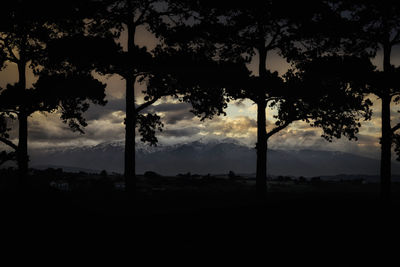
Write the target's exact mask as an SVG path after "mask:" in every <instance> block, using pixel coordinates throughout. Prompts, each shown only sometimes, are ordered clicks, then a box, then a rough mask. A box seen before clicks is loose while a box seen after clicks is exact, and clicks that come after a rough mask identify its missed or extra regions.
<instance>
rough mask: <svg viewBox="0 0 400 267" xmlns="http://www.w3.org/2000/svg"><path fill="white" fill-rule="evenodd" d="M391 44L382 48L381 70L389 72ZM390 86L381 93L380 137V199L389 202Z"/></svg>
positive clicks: (390, 145)
mask: <svg viewBox="0 0 400 267" xmlns="http://www.w3.org/2000/svg"><path fill="white" fill-rule="evenodd" d="M390 52H391V46H390V45H389V44H387V45H384V48H383V54H384V58H383V71H384V73H389V72H390V71H391V66H390ZM389 90H390V88H384V92H383V93H382V117H381V119H382V139H381V169H380V175H381V190H380V191H381V199H382V200H383V201H384V202H389V201H390V198H391V189H390V187H391V148H392V131H391V125H390V102H391V96H390V92H389Z"/></svg>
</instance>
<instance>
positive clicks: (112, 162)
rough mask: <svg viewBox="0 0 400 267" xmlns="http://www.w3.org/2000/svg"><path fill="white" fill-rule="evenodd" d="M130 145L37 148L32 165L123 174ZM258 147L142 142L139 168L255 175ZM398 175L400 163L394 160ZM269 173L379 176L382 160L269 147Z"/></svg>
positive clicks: (138, 151)
mask: <svg viewBox="0 0 400 267" xmlns="http://www.w3.org/2000/svg"><path fill="white" fill-rule="evenodd" d="M123 159H124V143H123V142H108V143H101V144H98V145H95V146H83V147H69V148H63V149H57V148H52V149H40V150H35V151H32V152H31V166H32V167H34V168H35V167H36V168H45V167H55V166H58V167H63V168H64V169H68V170H73V169H76V170H82V169H85V170H93V171H101V170H103V169H104V170H106V171H108V172H118V173H122V172H123V166H124V165H123V162H124V161H123ZM255 170H256V151H255V149H254V148H253V147H249V146H246V145H244V144H242V143H240V142H238V141H236V140H233V139H224V140H208V141H205V140H197V141H193V142H188V143H184V144H175V145H158V146H156V147H150V146H147V145H144V144H142V143H138V144H137V146H136V172H137V173H138V174H142V173H144V172H146V171H154V172H157V173H160V174H162V175H176V174H178V173H187V172H191V173H192V174H194V173H196V174H208V173H210V174H226V173H228V172H229V171H233V172H235V173H237V174H248V175H250V176H251V174H253V175H254V173H255ZM392 170H393V173H395V174H399V173H400V164H399V163H397V162H393V168H392ZM268 174H269V175H290V176H306V177H311V176H327V175H338V174H348V175H354V174H364V175H378V174H379V160H377V159H372V158H368V157H363V156H359V155H355V154H351V153H345V152H339V151H321V150H269V151H268Z"/></svg>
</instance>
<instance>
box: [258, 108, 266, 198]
mask: <svg viewBox="0 0 400 267" xmlns="http://www.w3.org/2000/svg"><path fill="white" fill-rule="evenodd" d="M265 108H266V103H265V101H261V103H258V104H257V146H256V148H257V172H256V188H257V196H258V197H259V198H260V199H263V198H265V196H266V193H267V133H266V131H265V127H266V116H265Z"/></svg>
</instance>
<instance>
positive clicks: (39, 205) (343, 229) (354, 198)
mask: <svg viewBox="0 0 400 267" xmlns="http://www.w3.org/2000/svg"><path fill="white" fill-rule="evenodd" d="M32 181H33V182H31V184H30V185H29V186H28V188H29V189H27V190H25V191H24V192H21V191H20V192H15V191H12V190H8V189H7V190H5V189H4V187H3V190H2V194H1V199H0V201H1V203H2V209H1V214H2V216H1V218H2V226H1V236H2V238H1V240H2V243H3V245H4V246H3V249H2V251H3V255H8V256H10V255H14V253H15V252H17V253H16V254H15V256H12V257H13V259H14V260H15V261H19V260H21V259H22V260H27V259H28V260H31V259H34V258H35V259H37V260H39V261H43V260H46V259H49V258H50V257H51V258H53V257H55V258H57V259H58V260H60V259H62V261H71V263H74V262H75V263H78V262H80V263H82V262H81V261H83V259H87V260H89V261H88V262H89V263H93V262H92V261H93V260H100V261H102V259H103V258H104V260H105V259H106V258H107V259H110V258H111V260H112V261H114V262H116V261H119V260H121V259H127V260H128V263H132V264H133V263H135V262H136V261H138V260H139V258H140V259H141V260H143V259H144V260H145V261H147V262H148V263H150V262H153V261H157V262H161V263H163V265H165V264H166V263H167V262H174V263H175V262H177V261H178V262H179V261H180V262H183V263H184V264H185V265H187V266H192V265H195V264H198V263H204V265H205V264H207V265H209V264H211V263H217V262H219V263H222V264H223V266H225V265H228V261H232V260H233V261H234V262H236V263H243V264H239V265H242V266H254V265H255V264H252V261H254V260H256V259H261V260H262V261H264V262H266V263H269V264H270V266H298V265H300V263H302V264H304V263H305V264H306V265H304V266H310V265H312V266H366V264H368V265H372V266H398V265H397V264H395V265H393V263H395V262H392V263H389V260H393V259H394V260H397V261H399V256H400V253H399V248H400V247H399V244H400V238H399V237H400V235H399V234H400V231H399V229H400V219H399V218H400V216H399V208H400V205H399V203H400V194H398V192H400V185H399V184H394V185H393V201H392V203H391V204H390V205H386V204H385V205H383V204H382V203H380V202H379V199H378V190H379V187H378V185H377V184H350V183H318V184H310V183H307V184H296V183H293V182H287V183H286V182H270V183H269V192H268V197H267V199H266V200H265V201H263V202H260V201H257V199H256V198H255V195H254V188H253V186H252V185H251V184H250V185H249V184H245V183H243V182H242V181H231V180H218V179H217V180H213V179H191V180H188V179H186V180H185V179H177V178H155V179H153V180H151V181H149V180H148V179H145V178H143V177H141V182H140V183H139V185H138V194H137V196H136V199H135V201H132V200H131V199H130V198H129V197H128V195H127V194H126V193H125V192H122V191H117V190H105V189H104V187H103V188H102V189H101V190H100V189H99V188H97V189H96V190H94V189H93V190H91V189H87V188H86V189H85V190H75V191H74V190H72V191H69V192H61V191H58V190H55V189H51V188H49V187H48V186H46V185H44V184H43V183H41V182H38V180H37V179H36V180H35V179H32ZM22 251H23V252H24V253H22ZM21 255H30V256H26V257H25V256H24V257H21ZM82 256H83V258H82ZM29 257H31V258H29ZM396 258H397V259H396ZM74 259H76V260H74ZM78 259H79V260H78ZM239 260H240V261H239ZM53 263H54V262H53ZM222 264H221V265H222ZM55 265H57V264H55ZM113 265H116V264H113ZM257 265H258V264H257ZM138 266H147V264H145V265H138Z"/></svg>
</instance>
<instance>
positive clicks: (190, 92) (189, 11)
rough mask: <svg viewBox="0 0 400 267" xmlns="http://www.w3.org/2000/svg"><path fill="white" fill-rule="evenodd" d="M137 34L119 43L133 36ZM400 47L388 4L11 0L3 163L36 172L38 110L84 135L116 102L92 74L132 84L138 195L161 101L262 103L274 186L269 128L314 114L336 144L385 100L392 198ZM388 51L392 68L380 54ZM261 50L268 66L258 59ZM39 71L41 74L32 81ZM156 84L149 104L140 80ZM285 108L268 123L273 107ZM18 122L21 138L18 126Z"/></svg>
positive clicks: (131, 163)
mask: <svg viewBox="0 0 400 267" xmlns="http://www.w3.org/2000/svg"><path fill="white" fill-rule="evenodd" d="M138 27H145V28H146V29H147V30H148V31H149V32H151V33H153V34H154V35H155V36H156V37H157V38H158V43H157V45H156V47H155V48H154V49H152V50H149V49H147V47H140V46H139V45H138V44H137V39H136V38H135V37H136V31H137V29H138ZM122 35H124V37H126V44H124V45H121V43H120V40H121V36H122ZM398 44H400V4H399V3H398V2H396V1H391V0H385V1H381V2H379V3H376V1H373V0H366V1H361V0H352V1H340V0H326V1H318V0H311V1H307V2H299V3H292V1H286V0H280V1H277V0H265V1H255V0H250V1H245V2H238V3H234V1H225V0H223V1H209V0H196V1H186V0H179V1H172V0H86V1H64V0H62V1H57V3H49V2H48V1H44V0H40V1H34V2H33V1H25V0H18V1H12V2H7V3H5V4H3V5H2V9H1V10H0V48H1V50H0V70H1V69H2V68H4V67H6V65H7V64H15V65H16V66H17V69H18V81H17V82H16V83H14V84H8V85H7V86H6V87H5V88H0V142H2V143H4V144H5V145H6V146H8V148H9V149H8V150H6V151H2V152H1V153H0V165H1V164H2V163H4V162H6V161H8V160H15V161H16V162H17V165H18V170H19V177H20V182H21V183H24V181H26V179H27V173H28V162H29V157H28V149H27V148H28V118H29V116H30V115H32V114H33V113H34V112H56V111H57V112H58V114H60V119H61V120H62V121H63V122H64V123H66V124H68V126H69V127H70V128H71V130H72V131H77V132H81V133H83V132H84V127H85V126H86V125H87V123H86V121H85V118H84V113H85V111H87V110H88V108H89V106H90V105H91V104H96V105H106V103H107V101H106V100H105V97H106V95H105V86H106V85H105V84H104V83H102V82H100V81H98V80H97V79H95V78H94V77H93V73H94V72H96V73H99V74H101V75H104V76H109V75H119V76H121V77H122V78H123V79H124V80H125V90H126V95H125V97H126V117H125V120H124V123H125V129H126V134H125V157H124V159H125V164H124V166H125V167H124V176H125V181H126V186H127V190H128V191H130V192H131V193H132V194H134V192H135V189H136V177H135V138H136V135H137V134H139V135H140V137H141V141H143V142H149V143H150V144H151V145H155V144H156V143H157V137H156V132H157V131H161V130H162V128H163V123H162V121H161V118H160V117H159V116H158V115H157V114H154V113H151V112H146V108H148V107H149V106H151V105H153V104H154V103H156V102H157V101H158V100H160V99H161V98H163V97H167V96H168V97H172V98H174V99H176V100H178V101H181V102H187V103H190V104H191V106H192V110H191V112H193V113H194V114H195V115H197V116H198V117H199V118H200V120H205V119H212V118H213V117H214V116H219V115H224V114H225V112H224V110H225V108H226V107H227V105H228V103H229V102H230V101H232V100H242V99H249V100H251V101H252V102H253V103H254V104H255V105H256V106H257V143H256V152H257V165H256V166H257V167H256V168H257V169H256V188H257V194H258V195H260V197H264V196H265V194H266V192H267V190H266V185H267V148H268V142H269V141H270V138H271V137H273V136H274V135H275V134H277V133H278V132H280V131H281V130H283V129H285V128H287V127H290V125H291V124H292V123H293V122H295V121H304V122H306V123H308V124H309V125H311V126H312V127H318V128H321V129H322V131H323V135H322V137H323V138H325V139H326V140H327V141H332V140H333V139H334V138H342V137H345V138H348V139H350V140H357V133H358V131H359V128H360V127H361V123H360V121H362V120H369V119H370V118H371V115H372V111H371V106H372V102H371V101H370V100H369V99H368V96H369V95H371V94H372V95H375V96H377V97H378V98H379V99H381V111H382V112H381V123H382V124H381V131H382V136H381V138H380V144H381V169H380V176H381V197H382V198H383V199H384V200H390V186H391V185H390V184H391V153H392V150H393V149H392V148H394V151H395V152H396V153H397V154H398V155H399V157H400V134H399V133H398V132H397V131H398V130H399V129H400V124H397V125H394V126H392V125H391V116H392V115H393V114H391V111H390V107H391V104H397V103H398V102H399V101H400V80H399V79H400V75H399V74H400V68H399V67H396V66H394V65H393V64H392V63H391V51H392V50H393V47H395V46H396V45H398ZM271 51H276V52H278V54H279V55H280V56H281V57H283V58H284V59H286V60H287V62H289V63H290V65H291V68H290V69H289V70H288V71H287V72H286V73H285V74H283V75H281V76H280V75H278V73H277V72H272V71H270V70H269V69H268V67H267V65H268V62H269V61H268V53H270V52H271ZM378 51H382V53H383V62H382V63H383V69H378V68H376V67H375V66H374V65H373V64H372V62H371V60H372V59H373V58H374V57H375V56H376V54H377V52H378ZM255 58H256V59H258V61H257V65H258V70H257V72H258V73H252V72H250V71H249V69H248V68H247V65H246V64H248V63H249V62H250V61H251V60H253V59H255ZM27 68H30V69H31V70H32V71H33V73H34V75H35V77H36V78H37V81H36V82H35V83H34V84H33V85H32V86H31V87H28V86H27V82H26V76H27ZM137 83H144V84H145V85H146V87H145V89H144V91H143V92H142V94H143V95H144V102H142V103H137V101H136V100H137V95H135V84H137ZM271 109H275V110H276V111H277V115H276V116H274V119H275V122H274V127H273V128H272V129H271V130H269V131H267V129H266V112H267V111H268V110H271ZM12 120H17V121H18V143H17V144H15V143H13V142H12V140H10V138H9V137H10V136H9V131H10V130H11V129H10V126H9V125H10V122H11V121H12Z"/></svg>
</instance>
